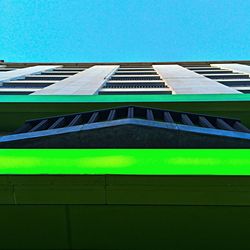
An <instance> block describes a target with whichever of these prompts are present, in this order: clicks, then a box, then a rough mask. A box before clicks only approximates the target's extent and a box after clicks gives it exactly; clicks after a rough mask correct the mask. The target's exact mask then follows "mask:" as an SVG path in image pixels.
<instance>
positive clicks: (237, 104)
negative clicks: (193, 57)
mask: <svg viewBox="0 0 250 250" xmlns="http://www.w3.org/2000/svg"><path fill="white" fill-rule="evenodd" d="M249 114H250V61H219V62H218V61H211V62H161V63H159V62H151V63H119V62H117V63H9V62H4V61H1V63H0V121H1V122H0V221H1V225H2V226H1V235H2V238H1V242H0V249H12V250H14V249H50V250H52V249H53V250H54V249H192V250H194V249H248V248H249V247H248V246H249V245H250V242H249V239H248V238H249V237H248V228H249V226H250V221H249V219H248V218H249V215H250V209H249V206H250V199H249V193H250V184H249V183H250V177H249V175H250V158H249V148H250V116H249Z"/></svg>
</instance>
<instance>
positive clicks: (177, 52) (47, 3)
mask: <svg viewBox="0 0 250 250" xmlns="http://www.w3.org/2000/svg"><path fill="white" fill-rule="evenodd" d="M0 10H1V15H0V59H4V60H5V61H17V62H28V61H33V62H49V61H51V62H52V61H54V62H63V61H64V62H88V61H92V62H112V61H135V62H136V61H137V62H138V61H194V60H231V59H232V60H233V59H238V60H239V59H242V60H243V59H248V60H250V32H249V31H250V0H0Z"/></svg>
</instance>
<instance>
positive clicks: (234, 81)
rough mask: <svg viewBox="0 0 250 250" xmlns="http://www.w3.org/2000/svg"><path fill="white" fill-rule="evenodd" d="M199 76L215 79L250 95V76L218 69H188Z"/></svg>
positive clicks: (198, 67)
mask: <svg viewBox="0 0 250 250" xmlns="http://www.w3.org/2000/svg"><path fill="white" fill-rule="evenodd" d="M187 69H189V70H192V71H194V72H196V73H198V74H201V75H203V76H205V77H207V78H210V79H213V80H215V81H217V82H219V83H221V84H223V85H226V86H228V87H231V88H234V89H236V90H238V91H240V92H242V93H250V77H249V75H248V74H242V73H238V72H233V71H232V70H227V69H221V68H218V67H212V66H206V67H200V66H197V67H187Z"/></svg>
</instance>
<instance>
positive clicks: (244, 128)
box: [233, 121, 250, 133]
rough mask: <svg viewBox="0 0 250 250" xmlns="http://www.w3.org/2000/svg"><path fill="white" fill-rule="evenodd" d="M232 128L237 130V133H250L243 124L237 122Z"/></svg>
mask: <svg viewBox="0 0 250 250" xmlns="http://www.w3.org/2000/svg"><path fill="white" fill-rule="evenodd" d="M233 128H235V129H236V130H239V131H241V132H247V133H249V132H250V130H249V129H248V128H247V127H245V126H244V125H243V124H241V123H240V122H238V121H236V122H235V123H234V125H233Z"/></svg>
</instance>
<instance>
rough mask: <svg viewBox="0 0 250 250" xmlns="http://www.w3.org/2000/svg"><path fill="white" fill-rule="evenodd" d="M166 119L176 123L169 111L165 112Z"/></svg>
mask: <svg viewBox="0 0 250 250" xmlns="http://www.w3.org/2000/svg"><path fill="white" fill-rule="evenodd" d="M164 121H165V122H169V123H174V120H173V118H172V116H171V114H170V113H169V112H164Z"/></svg>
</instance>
